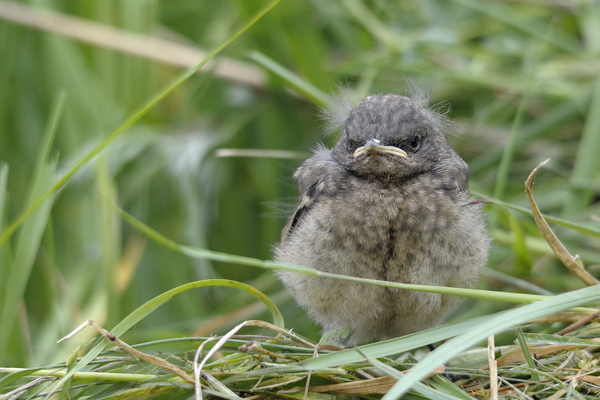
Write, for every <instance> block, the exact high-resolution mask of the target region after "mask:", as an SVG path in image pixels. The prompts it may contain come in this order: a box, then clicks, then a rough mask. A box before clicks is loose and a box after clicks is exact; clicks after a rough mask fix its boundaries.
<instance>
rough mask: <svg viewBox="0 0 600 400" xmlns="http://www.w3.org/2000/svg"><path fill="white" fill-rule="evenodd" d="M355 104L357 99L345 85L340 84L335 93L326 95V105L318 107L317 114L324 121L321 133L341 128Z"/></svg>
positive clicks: (328, 132)
mask: <svg viewBox="0 0 600 400" xmlns="http://www.w3.org/2000/svg"><path fill="white" fill-rule="evenodd" d="M357 104H358V99H356V97H355V95H354V92H353V91H352V89H350V87H349V86H347V85H343V84H340V85H338V90H337V92H336V93H333V94H329V95H327V106H326V107H322V108H320V109H319V116H320V117H321V119H322V120H323V121H324V124H323V135H324V136H327V135H331V134H332V133H334V132H337V131H339V130H341V129H342V128H343V127H344V124H345V123H346V119H347V118H348V116H349V115H350V111H352V109H353V108H354V107H355V106H356V105H357Z"/></svg>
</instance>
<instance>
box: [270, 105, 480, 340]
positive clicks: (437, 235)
mask: <svg viewBox="0 0 600 400" xmlns="http://www.w3.org/2000/svg"><path fill="white" fill-rule="evenodd" d="M342 108H343V107H342ZM348 109H350V108H349V107H348ZM344 118H345V121H343V124H344V125H343V130H342V132H341V136H340V139H339V141H338V142H337V144H336V145H335V147H334V148H333V149H332V150H329V149H326V148H324V147H320V148H318V149H317V150H316V152H315V154H314V155H313V156H312V157H311V158H310V159H308V160H306V161H305V162H304V163H303V164H302V166H301V167H300V168H299V169H298V170H297V171H296V173H295V174H294V178H295V179H296V181H297V185H298V196H299V200H298V207H297V209H296V211H295V213H294V215H293V216H292V217H291V218H290V220H289V222H288V223H287V225H286V227H285V228H284V230H283V234H282V239H281V243H279V244H278V245H277V246H276V248H275V250H274V258H275V260H276V261H279V262H284V263H290V264H296V265H302V266H305V267H309V268H314V269H317V270H320V271H326V272H331V273H335V274H341V275H350V276H356V277H363V278H371V279H379V280H386V281H392V282H403V283H412V284H421V285H435V286H452V287H459V288H471V287H473V286H474V285H475V283H476V282H477V280H478V278H479V271H480V269H481V268H482V267H483V265H484V264H485V263H486V260H487V255H488V248H489V242H490V239H489V235H488V232H487V230H486V223H485V220H484V217H483V215H482V210H481V208H480V206H478V205H475V204H472V203H471V200H470V199H469V191H468V185H467V179H468V176H469V168H468V166H467V164H466V163H465V162H464V161H463V160H462V159H461V158H460V157H459V156H458V154H456V152H454V151H453V150H452V148H450V146H449V145H448V142H447V140H446V132H444V131H445V130H446V127H447V126H448V123H447V121H446V119H445V116H444V115H442V114H440V113H437V112H436V111H435V110H432V109H431V108H429V107H428V106H427V101H426V100H423V99H421V98H418V97H417V98H414V99H411V98H408V97H404V96H398V95H393V94H386V95H372V96H368V97H366V98H365V99H363V100H362V101H361V102H360V104H359V105H358V106H356V107H355V108H353V109H351V111H350V112H349V113H343V115H342V116H341V118H340V116H339V115H338V116H337V119H340V120H343V119H344ZM279 278H280V279H281V281H282V282H283V284H284V285H285V286H286V287H287V288H288V290H290V292H291V293H292V295H293V296H294V297H295V299H296V301H297V302H298V304H299V305H300V306H302V307H303V308H305V309H306V310H307V311H308V313H309V315H310V316H311V317H313V318H314V319H315V320H316V322H317V323H319V324H320V325H322V326H323V328H324V332H328V331H331V330H335V329H339V328H350V329H352V330H353V331H354V334H353V336H352V337H351V339H350V341H349V342H348V345H355V344H361V343H366V342H370V341H373V340H375V339H386V338H391V337H396V336H401V335H405V334H409V333H413V332H417V331H420V330H423V329H427V328H431V327H434V326H436V325H437V324H439V323H440V322H441V320H442V319H443V318H444V317H446V316H447V315H448V313H449V312H450V311H452V310H453V309H454V308H455V306H456V305H457V304H458V300H459V298H458V297H455V296H447V295H439V294H433V293H422V292H415V291H407V290H400V289H391V288H384V287H378V286H373V285H368V284H361V283H355V282H349V281H344V280H339V279H331V278H322V277H315V276H308V275H302V274H298V273H292V272H285V271H284V272H280V273H279Z"/></svg>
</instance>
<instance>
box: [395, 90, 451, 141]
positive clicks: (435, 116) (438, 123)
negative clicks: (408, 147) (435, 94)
mask: <svg viewBox="0 0 600 400" xmlns="http://www.w3.org/2000/svg"><path fill="white" fill-rule="evenodd" d="M406 97H409V98H410V99H411V100H412V101H414V102H415V103H417V105H418V106H419V107H421V108H422V109H424V110H425V111H426V112H427V113H428V114H429V117H431V120H432V121H433V123H434V125H435V127H436V128H437V129H439V130H440V132H444V133H445V134H447V135H452V134H455V133H456V132H457V123H456V122H454V121H451V120H450V119H448V114H450V102H449V101H448V100H444V101H441V102H439V103H436V104H429V101H430V97H429V93H428V92H427V91H426V90H425V89H423V88H422V87H420V86H419V85H417V84H416V83H415V81H413V80H412V79H407V80H406Z"/></svg>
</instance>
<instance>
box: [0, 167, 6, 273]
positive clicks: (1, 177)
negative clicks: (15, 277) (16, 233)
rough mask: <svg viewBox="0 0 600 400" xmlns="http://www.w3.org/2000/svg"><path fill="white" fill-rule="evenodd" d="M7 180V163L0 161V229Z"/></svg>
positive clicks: (0, 226) (2, 219)
mask: <svg viewBox="0 0 600 400" xmlns="http://www.w3.org/2000/svg"><path fill="white" fill-rule="evenodd" d="M7 182H8V164H6V163H5V162H0V229H2V223H3V221H4V206H5V205H6V200H7V198H8V191H7V189H6V184H7ZM0 250H1V249H0ZM0 271H1V269H0ZM0 281H1V280H0Z"/></svg>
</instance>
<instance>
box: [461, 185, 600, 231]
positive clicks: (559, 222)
mask: <svg viewBox="0 0 600 400" xmlns="http://www.w3.org/2000/svg"><path fill="white" fill-rule="evenodd" d="M471 192H472V193H473V194H475V195H477V196H480V197H486V196H485V194H484V193H481V192H477V191H475V190H472V191H471ZM486 198H489V199H490V200H491V202H492V203H497V204H499V205H501V206H503V207H506V208H510V209H511V210H516V211H519V212H521V213H523V214H526V215H529V216H531V217H533V212H531V210H530V209H528V208H525V207H521V206H517V205H515V204H511V203H507V202H504V201H501V200H498V199H492V198H490V197H486ZM543 216H544V219H545V220H546V221H548V222H550V223H552V224H555V225H558V226H562V227H565V228H569V229H572V230H574V231H575V232H579V233H582V234H584V235H587V236H590V237H594V238H596V239H600V229H597V228H592V227H589V226H585V225H582V224H577V223H575V222H571V221H568V220H566V219H563V218H558V217H553V216H551V215H546V214H543Z"/></svg>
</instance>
